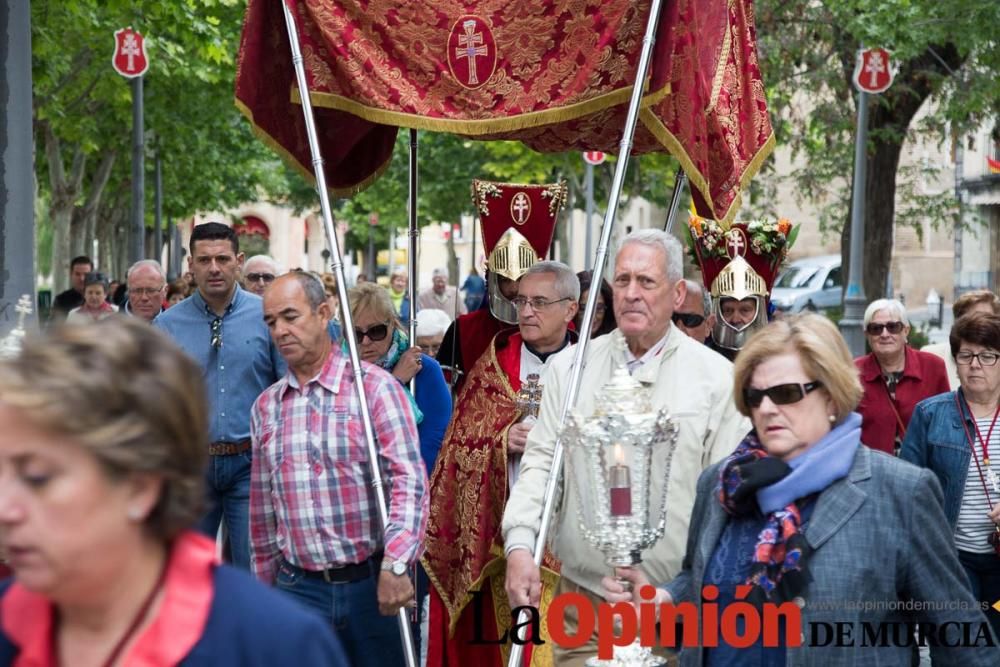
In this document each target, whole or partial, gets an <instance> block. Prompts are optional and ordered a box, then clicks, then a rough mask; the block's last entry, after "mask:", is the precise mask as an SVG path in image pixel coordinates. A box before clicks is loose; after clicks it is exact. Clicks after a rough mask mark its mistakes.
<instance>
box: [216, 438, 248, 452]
mask: <svg viewBox="0 0 1000 667" xmlns="http://www.w3.org/2000/svg"><path fill="white" fill-rule="evenodd" d="M249 449H250V440H249V438H248V439H246V440H240V441H239V442H226V441H220V442H213V443H211V444H210V445H209V446H208V453H209V455H210V456H232V455H233V454H242V453H243V452H245V451H248V450H249Z"/></svg>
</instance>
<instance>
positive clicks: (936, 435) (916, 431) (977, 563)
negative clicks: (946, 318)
mask: <svg viewBox="0 0 1000 667" xmlns="http://www.w3.org/2000/svg"><path fill="white" fill-rule="evenodd" d="M948 342H949V344H950V346H951V354H952V356H953V357H954V359H955V364H956V366H957V368H958V378H959V384H960V387H959V388H958V389H957V390H956V391H953V392H950V393H947V394H942V395H940V396H935V397H933V398H928V399H927V400H925V401H921V402H920V403H919V404H918V405H917V407H916V409H915V410H914V411H913V419H912V420H911V421H910V428H909V430H908V431H907V432H906V439H905V440H903V449H902V452H901V453H900V457H901V458H902V459H904V460H906V461H910V462H911V463H915V464H917V465H918V466H921V467H924V468H929V469H930V470H931V472H933V473H934V474H935V475H937V477H938V480H939V481H940V482H941V487H942V488H943V489H944V513H945V516H946V517H947V519H948V526H949V528H950V529H951V532H953V533H954V536H955V546H956V547H957V548H958V559H959V561H961V563H962V565H963V566H964V567H965V572H966V574H968V575H969V581H970V583H971V584H972V593H973V595H975V596H976V597H977V598H978V599H979V600H981V601H983V602H986V605H985V607H988V610H987V612H986V616H987V618H989V620H990V623H991V624H992V625H993V630H994V633H995V634H996V636H997V637H1000V613H998V612H997V611H996V610H995V609H993V608H992V606H991V605H992V604H993V603H994V602H996V601H997V600H998V599H1000V525H998V524H1000V426H998V425H997V421H998V419H997V417H998V416H1000V316H998V315H994V314H992V313H969V314H967V315H963V316H962V317H960V318H959V319H958V320H957V321H956V322H955V324H954V326H953V327H952V328H951V335H950V336H949V340H948Z"/></svg>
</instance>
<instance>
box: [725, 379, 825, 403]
mask: <svg viewBox="0 0 1000 667" xmlns="http://www.w3.org/2000/svg"><path fill="white" fill-rule="evenodd" d="M822 386H823V383H822V382H820V381H819V380H816V381H815V382H806V383H805V384H798V383H796V382H789V383H787V384H776V385H774V386H773V387H768V388H767V389H754V388H753V387H747V388H746V389H744V390H743V400H744V401H746V404H747V405H749V406H750V407H751V408H759V407H760V404H761V403H762V402H763V401H764V397H765V396H767V397H768V398H770V399H771V402H772V403H774V404H775V405H790V404H792V403H798V402H799V401H801V400H802V399H803V398H805V397H806V394H808V393H809V392H811V391H813V390H814V389H819V388H820V387H822Z"/></svg>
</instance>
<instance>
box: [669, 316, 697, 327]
mask: <svg viewBox="0 0 1000 667" xmlns="http://www.w3.org/2000/svg"><path fill="white" fill-rule="evenodd" d="M670 319H671V320H673V322H674V324H683V325H684V326H686V327H687V328H688V329H693V328H695V327H700V326H701V323H702V322H704V321H705V316H704V315H696V314H695V313H674V314H673V315H671V316H670Z"/></svg>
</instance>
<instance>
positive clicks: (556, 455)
mask: <svg viewBox="0 0 1000 667" xmlns="http://www.w3.org/2000/svg"><path fill="white" fill-rule="evenodd" d="M661 3H662V0H652V3H651V5H650V8H649V19H648V20H647V21H646V35H645V36H644V37H643V39H642V54H641V55H640V57H639V68H638V70H637V71H636V74H635V83H634V84H633V85H632V97H631V99H630V100H629V106H628V115H627V116H626V117H625V128H624V130H623V131H622V140H621V144H620V147H619V149H618V161H617V162H616V163H615V177H614V181H612V184H611V197H610V199H609V200H608V209H607V210H606V211H605V212H604V226H603V227H601V240H600V243H599V244H598V246H597V258H596V259H595V261H594V277H595V280H596V279H598V277H599V276H601V275H603V273H604V266H605V264H607V260H608V245H609V244H610V242H611V231H612V229H613V228H614V225H615V216H616V214H617V212H618V201H619V199H620V198H621V191H622V184H623V183H624V181H625V170H626V169H627V168H628V160H629V156H630V155H631V153H632V138H633V136H634V135H635V126H636V123H637V121H638V120H639V104H640V103H641V102H642V91H643V88H644V84H645V81H646V73H647V72H648V71H649V61H650V58H651V54H652V52H653V43H654V42H655V41H656V25H657V23H658V22H659V19H660V5H661ZM595 284H596V283H595ZM597 301H598V300H597V299H587V307H586V309H584V314H583V322H582V323H581V326H580V342H579V343H577V345H576V346H575V348H574V351H575V354H574V356H573V367H572V371H571V374H570V380H569V387H568V389H567V391H566V398H565V400H564V402H563V406H562V413H561V414H560V417H559V425H560V427H559V431H560V432H561V431H562V425H563V424H565V423H566V418H567V417H568V416H569V413H570V412H571V411H572V410H573V408H574V407H576V399H577V396H578V395H579V393H580V381H581V380H582V379H583V367H584V359H586V354H587V347H588V345H589V343H590V330H591V328H592V327H593V324H594V312H595V311H596V310H597ZM562 472H563V443H562V436H561V435H560V436H559V437H558V438H556V444H555V447H554V449H553V451H552V466H551V468H550V469H549V479H548V482H546V484H545V495H544V500H543V505H542V517H541V523H540V525H539V528H538V535H537V537H536V538H535V549H534V558H535V566H536V567H541V565H542V556H543V554H544V553H545V543H546V542H547V541H548V537H549V524H550V523H551V522H552V510H553V509H554V505H555V497H556V489H557V488H558V486H559V480H560V478H561V477H562ZM527 621H528V618H527V615H526V613H525V612H521V614H519V617H518V623H517V624H518V625H519V626H521V627H526V624H527ZM523 651H524V645H523V644H519V643H517V642H515V643H514V645H513V646H511V651H510V660H509V661H508V663H507V664H508V667H521V654H522V652H523Z"/></svg>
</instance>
